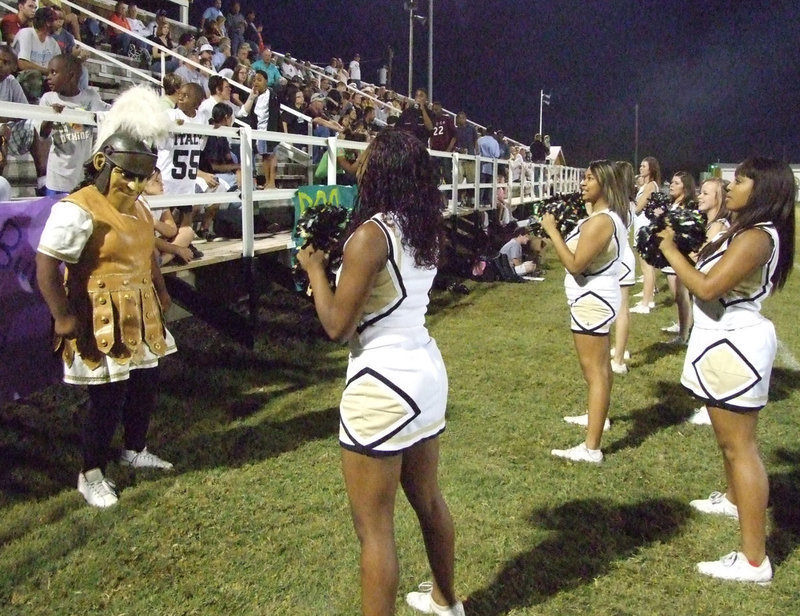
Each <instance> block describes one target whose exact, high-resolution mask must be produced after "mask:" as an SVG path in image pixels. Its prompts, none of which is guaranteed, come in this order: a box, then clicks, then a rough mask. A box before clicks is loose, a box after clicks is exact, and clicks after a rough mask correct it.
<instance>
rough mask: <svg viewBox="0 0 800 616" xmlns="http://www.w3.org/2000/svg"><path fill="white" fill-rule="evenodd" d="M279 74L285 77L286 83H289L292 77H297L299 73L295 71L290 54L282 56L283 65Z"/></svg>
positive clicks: (295, 67) (293, 61)
mask: <svg viewBox="0 0 800 616" xmlns="http://www.w3.org/2000/svg"><path fill="white" fill-rule="evenodd" d="M281 74H282V75H283V76H284V77H286V80H287V81H291V80H292V78H293V77H299V76H300V71H298V70H297V66H296V64H295V60H294V58H292V56H291V54H288V53H287V54H286V55H285V56H283V64H281Z"/></svg>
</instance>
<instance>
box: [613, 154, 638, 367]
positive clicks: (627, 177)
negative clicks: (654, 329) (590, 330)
mask: <svg viewBox="0 0 800 616" xmlns="http://www.w3.org/2000/svg"><path fill="white" fill-rule="evenodd" d="M614 168H615V170H616V172H617V182H619V190H620V193H621V194H622V195H624V196H625V198H627V199H628V201H629V205H628V211H629V212H630V213H631V214H632V213H633V212H634V211H635V208H636V201H635V194H636V188H635V186H634V183H633V166H632V165H631V164H630V163H629V162H627V161H624V160H618V161H617V162H616V163H614ZM632 222H633V216H632V215H630V216H629V217H628V229H627V230H626V233H625V251H624V252H623V256H622V260H621V262H620V266H621V267H620V276H619V291H620V300H621V301H620V307H619V313H618V314H617V321H616V325H615V326H614V327H615V338H614V347H613V348H612V349H611V358H612V359H611V370H612V372H614V373H615V374H626V373H627V372H628V366H627V364H626V363H625V360H626V359H628V358H629V357H630V354H629V353H628V333H629V332H630V324H631V318H630V314H629V312H628V310H629V304H630V299H629V298H630V288H631V287H632V286H633V285H634V284H635V283H636V271H635V270H636V257H635V255H634V254H633V250H632V249H631V246H630V243H629V242H628V233H629V232H630V227H631V223H632Z"/></svg>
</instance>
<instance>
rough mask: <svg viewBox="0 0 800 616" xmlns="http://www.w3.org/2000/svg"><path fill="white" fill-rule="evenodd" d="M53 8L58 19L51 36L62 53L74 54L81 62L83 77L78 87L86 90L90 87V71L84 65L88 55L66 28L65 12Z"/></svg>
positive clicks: (54, 23)
mask: <svg viewBox="0 0 800 616" xmlns="http://www.w3.org/2000/svg"><path fill="white" fill-rule="evenodd" d="M52 8H53V11H54V12H55V16H56V18H55V21H54V22H53V24H52V31H51V33H50V36H52V37H53V39H55V41H56V43H58V46H59V48H60V49H61V53H64V54H73V55H74V56H75V57H76V58H78V60H80V61H81V77H80V79H79V80H78V87H79V88H80V89H81V90H85V89H86V88H88V87H89V71H88V70H87V69H86V66H84V65H83V61H84V60H85V59H86V58H87V57H88V53H87V52H85V51H82V50H81V49H80V48H79V47H77V46H76V45H75V37H74V36H72V34H71V33H70V32H68V31H67V29H66V28H65V27H64V11H63V10H62V9H61V8H59V7H56V6H54V7H52Z"/></svg>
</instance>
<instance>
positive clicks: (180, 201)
mask: <svg viewBox="0 0 800 616" xmlns="http://www.w3.org/2000/svg"><path fill="white" fill-rule="evenodd" d="M184 1H185V0H184ZM61 2H62V3H63V4H66V5H68V6H70V7H71V8H73V9H74V10H76V11H78V12H81V13H84V14H86V15H87V16H91V17H94V18H95V19H98V20H99V21H101V22H102V23H104V24H106V25H107V26H108V27H111V28H118V26H116V24H114V23H113V22H111V21H109V20H107V19H105V18H104V17H102V16H100V15H98V14H96V13H94V12H92V11H91V10H89V9H87V8H85V7H83V6H81V5H78V4H75V3H74V2H72V1H71V0H61ZM178 4H180V2H178ZM0 6H2V7H4V8H6V9H7V10H11V9H12V7H10V6H9V5H7V4H5V3H4V2H0ZM127 33H128V34H129V35H130V36H132V37H133V38H136V39H137V40H139V41H141V42H142V43H144V44H146V45H149V46H151V47H158V48H159V49H160V50H161V51H162V52H163V54H162V62H161V74H162V75H163V71H164V60H163V58H164V57H165V56H167V55H169V56H174V57H176V58H178V59H179V60H180V61H182V62H185V63H187V64H189V65H191V66H193V67H195V68H196V69H198V70H200V71H203V72H205V73H206V74H207V75H209V76H210V75H212V74H214V73H213V71H209V70H208V69H207V68H206V67H204V66H202V65H200V64H197V63H194V62H192V61H191V60H189V59H188V58H184V57H182V56H180V55H178V54H176V53H175V52H174V51H172V50H169V49H167V48H165V47H162V46H160V45H158V44H155V43H153V41H150V40H148V39H145V38H143V37H141V36H139V35H137V34H136V33H133V32H131V31H127ZM82 47H83V48H84V49H86V50H87V51H89V52H90V53H91V54H92V55H93V57H96V58H100V59H102V61H103V62H108V63H110V64H114V65H116V66H118V67H121V68H123V69H124V70H125V71H126V72H127V73H128V75H129V77H128V80H129V81H130V83H131V84H133V83H142V82H145V83H148V84H151V85H160V79H159V78H157V77H155V76H154V75H153V74H151V72H149V71H147V70H139V69H136V68H134V67H132V66H131V65H130V64H128V63H127V62H125V61H123V60H120V59H119V58H117V57H114V54H106V53H104V52H102V51H100V50H97V49H93V48H91V47H88V46H85V45H82ZM275 55H276V56H277V57H278V58H284V56H283V55H282V54H279V53H277V52H275ZM310 70H311V71H312V73H313V74H315V75H316V77H317V78H319V77H321V76H323V75H324V71H323V70H322V69H320V68H319V67H311V69H310ZM159 77H160V75H159ZM231 85H232V86H233V87H238V88H240V89H241V90H243V91H247V88H245V87H243V86H241V84H238V83H235V82H233V81H231ZM348 87H349V88H350V89H351V90H352V91H354V92H359V93H360V94H361V95H362V96H364V97H365V98H367V99H369V100H371V101H372V102H373V104H375V105H383V106H389V105H388V104H387V103H385V102H384V101H381V100H379V99H377V98H376V97H374V96H372V95H370V94H369V93H364V92H363V91H361V90H358V89H357V88H355V87H354V86H352V85H351V86H348ZM281 110H282V111H285V112H289V113H292V114H294V115H297V116H299V117H300V118H302V119H304V120H305V121H306V123H307V126H308V135H294V134H286V133H283V132H271V131H260V130H253V129H251V128H250V127H249V126H245V125H243V124H242V123H238V124H237V126H235V127H231V128H217V129H215V128H213V127H211V126H201V125H198V124H184V125H181V126H178V125H175V126H174V127H173V130H174V132H176V133H193V134H201V135H220V136H226V137H228V138H229V139H230V140H231V141H232V142H235V141H238V142H239V145H240V149H241V161H240V162H241V164H242V185H241V186H240V187H239V190H238V192H230V193H211V194H194V195H188V196H181V197H176V196H162V197H155V198H151V199H149V201H150V202H151V205H152V207H153V208H154V209H162V208H167V207H173V206H176V205H203V204H212V203H233V202H241V203H242V229H243V234H244V237H243V245H242V254H243V256H246V257H248V256H253V214H254V208H255V207H257V206H258V204H261V203H263V204H265V205H267V206H269V204H270V203H271V202H272V203H274V202H278V201H281V202H285V201H286V200H287V199H290V198H291V197H292V196H293V194H294V189H283V188H277V189H268V190H258V189H256V187H255V185H254V180H253V168H254V158H253V156H254V155H253V151H252V146H251V144H252V140H253V139H262V140H269V141H273V142H276V143H281V144H284V147H285V149H286V150H289V151H292V150H293V149H294V151H295V152H297V150H304V151H310V149H311V148H316V147H321V148H323V149H324V150H325V152H326V154H325V155H326V156H327V157H328V161H327V162H328V178H327V179H328V183H329V184H335V183H336V172H337V169H336V156H337V150H338V149H341V148H345V149H352V150H363V149H364V148H365V147H366V144H363V143H359V142H348V141H345V140H342V139H339V138H337V137H329V138H325V137H315V136H313V135H312V134H311V133H312V124H311V118H309V117H308V116H306V115H304V114H302V113H299V112H298V111H297V110H295V109H292V108H289V107H286V106H281ZM0 116H3V117H11V118H24V119H28V118H30V119H35V120H40V121H41V120H45V119H46V120H51V121H65V120H67V121H76V122H80V123H82V124H87V125H95V124H96V119H95V117H94V114H93V113H90V112H85V111H79V110H69V109H65V110H64V111H63V112H62V113H61V114H57V113H56V112H55V111H53V110H52V109H48V108H44V107H39V106H30V105H17V104H13V103H4V102H0ZM431 155H432V156H434V157H435V158H437V159H449V160H450V165H451V169H452V174H451V177H453V178H459V179H460V177H461V176H460V173H459V170H460V169H459V167H460V163H462V162H464V161H472V162H473V163H474V165H472V168H473V169H474V177H472V178H469V179H468V180H466V181H462V182H460V183H458V182H453V183H451V184H442V185H441V187H440V189H441V190H442V192H443V193H444V196H445V203H446V206H445V208H444V212H443V213H445V214H449V215H453V216H456V215H463V214H465V213H469V212H471V211H474V209H490V208H492V207H493V206H492V204H495V203H496V201H497V198H496V195H497V189H498V187H500V186H505V187H506V188H507V194H508V199H507V200H508V203H509V204H510V205H511V206H512V207H516V206H518V205H520V204H522V203H525V202H529V201H531V200H534V199H538V198H541V197H543V196H546V195H548V194H550V193H552V192H569V191H573V190H576V189H577V187H578V184H579V181H580V173H581V170H580V169H576V168H573V167H565V166H556V165H546V164H545V165H530V164H528V165H527V171H528V172H526V170H523V173H522V175H521V178H520V180H519V181H518V182H514V181H513V180H512V179H511V178H509V179H508V181H507V182H504V183H499V182H498V167H499V166H501V165H505V164H507V161H503V160H496V159H491V158H484V157H480V156H469V155H465V154H455V153H453V154H451V153H448V152H438V151H431ZM308 158H309V160H308V161H307V163H306V164H307V167H306V172H307V173H306V176H307V180H308V183H312V178H313V170H314V168H313V165H312V164H311V161H310V157H308ZM481 163H489V164H490V165H491V169H492V173H491V180H490V181H488V182H483V183H481V182H480V167H481ZM445 164H446V163H445ZM535 167H538V170H536V171H535V172H534V168H535ZM534 178H535V179H534ZM481 189H485V190H484V193H485V194H484V204H483V206H481ZM467 203H469V204H470V206H471V207H465V206H466V204H467ZM254 204H256V205H254Z"/></svg>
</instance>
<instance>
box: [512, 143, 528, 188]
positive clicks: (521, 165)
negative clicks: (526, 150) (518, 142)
mask: <svg viewBox="0 0 800 616" xmlns="http://www.w3.org/2000/svg"><path fill="white" fill-rule="evenodd" d="M508 170H509V175H510V177H511V182H512V186H513V190H514V192H513V193H512V194H511V196H512V197H513V196H514V194H516V195H517V196H519V195H521V194H522V193H521V191H520V186H521V183H522V179H523V178H524V171H525V159H524V158H522V153H521V152H520V151H519V147H518V146H512V147H511V148H510V155H509V159H508Z"/></svg>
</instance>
